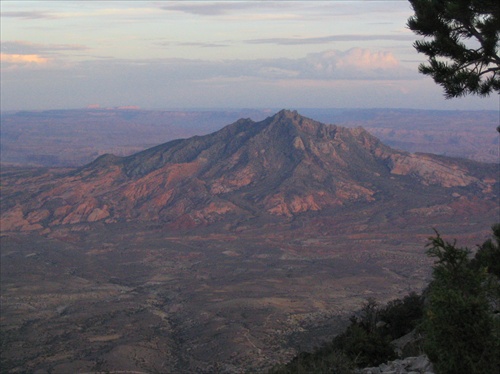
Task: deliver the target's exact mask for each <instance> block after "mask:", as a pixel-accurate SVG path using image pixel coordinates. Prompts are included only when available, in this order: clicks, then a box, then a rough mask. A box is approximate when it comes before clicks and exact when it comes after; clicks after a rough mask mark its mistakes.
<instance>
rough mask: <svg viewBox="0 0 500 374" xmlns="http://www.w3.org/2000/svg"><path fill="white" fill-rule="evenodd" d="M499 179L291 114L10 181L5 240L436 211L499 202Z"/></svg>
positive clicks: (473, 166) (492, 172)
mask: <svg viewBox="0 0 500 374" xmlns="http://www.w3.org/2000/svg"><path fill="white" fill-rule="evenodd" d="M497 167H498V165H488V164H480V163H474V162H471V161H465V160H458V159H450V158H445V157H438V156H434V155H429V154H409V153H407V152H402V151H397V150H394V149H391V148H390V147H387V146H385V145H384V144H382V143H381V142H380V141H379V140H378V139H377V138H375V137H373V136H372V135H370V134H369V133H368V132H366V131H365V130H364V129H362V128H356V129H348V128H343V127H339V126H333V125H324V124H322V123H319V122H316V121H314V120H311V119H308V118H305V117H302V116H300V115H299V114H298V113H297V112H291V111H287V110H283V111H281V112H279V113H277V114H276V115H274V116H272V117H269V118H267V119H265V120H263V121H261V122H254V121H252V120H250V119H241V120H239V121H237V122H235V123H233V124H231V125H229V126H227V127H225V128H223V129H221V130H220V131H218V132H215V133H212V134H209V135H206V136H196V137H193V138H189V139H183V140H175V141H171V142H168V143H165V144H162V145H159V146H157V147H154V148H150V149H147V150H145V151H142V152H139V153H136V154H134V155H131V156H128V157H117V156H113V155H104V156H101V157H99V158H98V159H96V160H95V161H94V162H92V163H90V164H88V165H86V166H84V167H82V168H80V169H76V170H72V171H69V172H67V173H58V174H53V173H52V174H51V173H48V174H45V175H44V174H42V175H39V176H37V177H36V178H33V177H24V179H23V178H18V179H16V180H15V182H12V183H11V182H9V181H7V182H6V183H4V186H3V193H2V207H3V208H2V221H1V223H2V227H3V230H19V229H20V230H32V229H43V228H49V227H56V226H59V225H68V224H88V223H92V222H98V221H101V222H107V223H111V222H117V221H127V220H141V221H154V222H162V223H164V224H166V225H168V226H169V227H172V228H189V227H195V226H199V225H207V224H211V223H214V222H217V221H223V220H228V221H229V222H233V223H234V222H236V221H244V220H247V219H250V218H257V219H272V220H289V219H292V218H294V217H297V216H299V215H301V214H306V213H320V212H329V211H330V210H331V209H335V208H336V207H341V206H349V204H359V203H366V204H375V203H377V202H381V201H388V200H391V199H395V200H398V199H399V200H401V201H406V204H409V206H408V207H409V208H411V209H425V208H426V207H428V206H431V205H435V204H442V205H443V204H450V203H451V202H453V201H455V200H457V199H462V201H463V200H467V201H469V200H470V199H473V198H474V199H483V200H484V199H487V200H489V199H494V198H496V195H495V193H494V192H495V191H496V190H498V173H497V171H498V168H497ZM408 200H411V201H408Z"/></svg>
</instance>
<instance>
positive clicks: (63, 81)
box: [0, 0, 499, 111]
mask: <svg viewBox="0 0 500 374" xmlns="http://www.w3.org/2000/svg"><path fill="white" fill-rule="evenodd" d="M0 7H1V34H0V35H1V36H0V38H1V39H0V41H1V70H0V73H1V99H0V104H1V110H2V111H8V110H45V109H71V108H85V107H89V106H93V107H96V106H100V107H103V108H105V107H128V106H130V107H140V108H144V109H172V108H186V109H189V108H288V109H295V108H415V109H445V110H455V109H472V110H475V109H478V110H479V109H493V110H498V109H499V97H498V95H492V96H490V97H489V98H478V97H472V96H469V97H465V98H460V99H451V100H446V99H444V96H443V93H442V89H441V87H439V86H437V85H436V84H435V83H434V82H433V80H432V78H430V77H426V76H423V75H421V74H419V73H418V70H417V69H418V65H419V63H422V62H425V56H423V55H419V54H418V53H417V52H416V51H415V49H414V48H413V46H412V45H413V42H414V41H415V40H417V39H419V37H418V36H416V35H415V34H413V33H412V32H411V31H410V30H409V29H407V27H406V21H407V19H408V18H409V17H410V16H412V14H413V11H412V9H411V6H410V4H409V3H408V1H406V0H391V1H374V0H358V1H336V0H331V1H325V0H323V1H311V0H307V1H228V0H226V1H208V0H207V1H99V0H94V1H68V0H65V1H62V0H60V1H42V0H38V1H25V0H19V1H9V0H2V1H1V2H0Z"/></svg>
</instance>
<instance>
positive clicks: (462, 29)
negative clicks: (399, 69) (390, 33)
mask: <svg viewBox="0 0 500 374" xmlns="http://www.w3.org/2000/svg"><path fill="white" fill-rule="evenodd" d="M409 2H410V3H411V6H412V8H413V10H414V11H415V15H414V16H413V17H411V18H409V19H408V27H409V28H410V29H411V30H412V31H413V32H415V33H416V34H417V35H421V36H424V39H423V40H418V41H416V42H415V43H414V47H415V48H416V50H417V51H418V52H420V53H424V54H425V55H427V56H428V64H421V65H420V66H419V71H420V72H421V73H423V74H425V75H430V76H431V77H432V78H433V79H434V81H435V82H436V83H437V84H439V85H441V86H442V87H443V89H444V93H445V97H446V98H453V97H460V96H465V95H469V94H474V95H479V96H487V95H489V94H490V93H495V92H496V93H500V55H499V50H498V49H499V45H498V42H499V37H500V2H499V1H498V0H409Z"/></svg>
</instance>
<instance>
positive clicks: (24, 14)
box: [2, 10, 58, 20]
mask: <svg viewBox="0 0 500 374" xmlns="http://www.w3.org/2000/svg"><path fill="white" fill-rule="evenodd" d="M2 17H7V18H21V19H26V20H35V19H55V18H58V17H57V16H55V15H54V14H52V13H47V12H43V11H36V10H34V11H18V12H2Z"/></svg>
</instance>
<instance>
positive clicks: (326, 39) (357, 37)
mask: <svg viewBox="0 0 500 374" xmlns="http://www.w3.org/2000/svg"><path fill="white" fill-rule="evenodd" d="M414 38H415V37H414V36H413V35H391V34H386V35H363V34H346V35H327V36H318V37H309V38H265V39H249V40H245V41H244V42H245V43H248V44H276V45H305V44H323V43H330V42H356V41H374V40H392V41H412V40H414Z"/></svg>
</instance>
